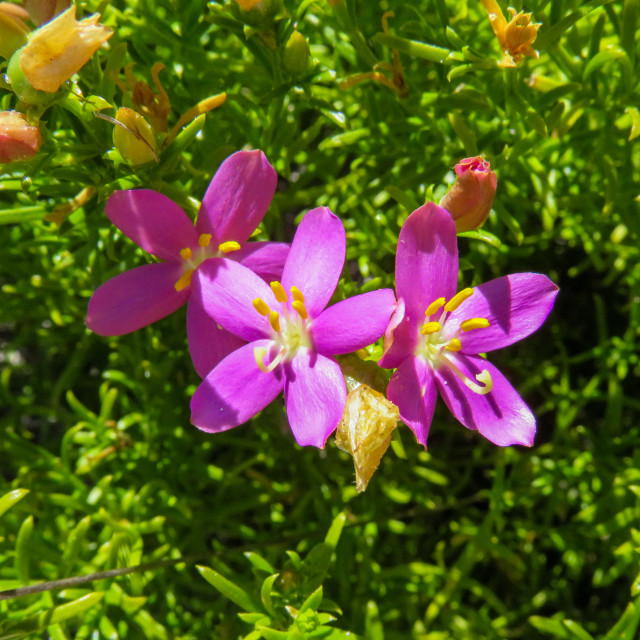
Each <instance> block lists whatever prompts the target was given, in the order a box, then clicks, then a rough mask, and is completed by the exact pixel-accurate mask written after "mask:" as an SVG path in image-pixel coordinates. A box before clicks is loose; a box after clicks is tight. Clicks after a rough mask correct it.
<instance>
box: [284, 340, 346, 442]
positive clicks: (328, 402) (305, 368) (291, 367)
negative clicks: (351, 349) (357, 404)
mask: <svg viewBox="0 0 640 640" xmlns="http://www.w3.org/2000/svg"><path fill="white" fill-rule="evenodd" d="M284 400H285V403H286V405H287V416H288V418H289V425H290V426H291V431H293V435H294V437H295V439H296V442H297V443H298V444H299V445H300V446H302V447H304V446H307V445H312V446H314V447H320V448H323V447H324V444H325V442H326V441H327V438H328V437H329V436H330V435H331V433H332V432H333V430H334V429H335V428H336V427H337V426H338V422H340V419H341V418H342V412H343V411H344V405H345V403H346V401H347V388H346V385H345V382H344V378H343V377H342V371H341V370H340V366H339V365H338V363H337V362H335V360H332V359H329V358H325V357H324V356H321V355H319V354H317V353H314V352H313V351H309V350H307V349H299V350H298V352H297V353H296V355H295V357H294V358H293V359H292V360H291V361H290V362H289V363H288V364H287V365H286V368H285V384H284Z"/></svg>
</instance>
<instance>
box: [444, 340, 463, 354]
mask: <svg viewBox="0 0 640 640" xmlns="http://www.w3.org/2000/svg"><path fill="white" fill-rule="evenodd" d="M445 349H446V350H447V351H460V349H462V343H461V342H460V340H458V338H453V339H452V340H451V342H449V344H448V345H447V346H446V347H445Z"/></svg>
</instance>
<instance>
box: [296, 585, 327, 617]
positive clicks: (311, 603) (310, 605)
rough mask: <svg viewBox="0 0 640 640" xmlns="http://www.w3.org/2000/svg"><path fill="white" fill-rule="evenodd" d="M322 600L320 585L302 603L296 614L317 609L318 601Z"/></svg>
mask: <svg viewBox="0 0 640 640" xmlns="http://www.w3.org/2000/svg"><path fill="white" fill-rule="evenodd" d="M321 602H322V585H321V586H319V587H318V588H317V589H316V590H315V591H314V592H313V593H312V594H311V595H310V596H309V597H308V598H307V599H306V600H305V601H304V602H303V603H302V606H301V607H300V609H299V610H298V614H301V613H304V612H305V611H307V610H311V611H317V610H318V607H319V606H320V603H321Z"/></svg>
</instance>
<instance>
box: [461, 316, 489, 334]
mask: <svg viewBox="0 0 640 640" xmlns="http://www.w3.org/2000/svg"><path fill="white" fill-rule="evenodd" d="M490 325H491V323H490V322H489V321H488V320H487V319H486V318H469V319H468V320H465V321H464V322H461V323H460V328H461V329H462V330H463V331H471V329H486V328H487V327H488V326H490Z"/></svg>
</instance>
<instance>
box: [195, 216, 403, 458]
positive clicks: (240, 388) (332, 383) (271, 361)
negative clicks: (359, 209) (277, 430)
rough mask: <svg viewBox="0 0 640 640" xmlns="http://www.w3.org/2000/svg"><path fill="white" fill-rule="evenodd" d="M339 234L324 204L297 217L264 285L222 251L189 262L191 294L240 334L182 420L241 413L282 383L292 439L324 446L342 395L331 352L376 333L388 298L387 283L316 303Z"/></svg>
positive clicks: (327, 282) (337, 261)
mask: <svg viewBox="0 0 640 640" xmlns="http://www.w3.org/2000/svg"><path fill="white" fill-rule="evenodd" d="M345 250H346V236H345V231H344V227H343V225H342V222H341V221H340V219H339V218H337V217H336V216H334V215H333V214H332V213H331V211H329V209H327V208H323V207H321V208H319V209H314V210H313V211H310V212H309V213H307V215H306V216H305V217H304V219H303V220H302V222H301V223H300V226H299V227H298V230H297V232H296V235H295V238H294V239H293V242H292V244H291V250H290V252H289V256H288V257H287V260H286V263H285V265H284V271H283V273H282V281H281V282H278V281H275V282H272V283H271V286H270V287H269V286H268V285H267V284H266V283H265V282H264V281H262V280H261V279H260V278H258V277H257V276H256V275H255V274H254V273H253V272H252V271H250V270H249V269H247V268H246V267H243V266H242V265H240V264H237V263H234V262H231V261H229V260H227V261H225V262H224V266H223V267H221V268H220V269H218V270H214V269H213V268H212V267H211V266H210V264H209V263H205V264H203V265H202V267H201V268H200V269H199V270H198V274H197V278H196V279H195V284H194V295H195V296H197V297H199V298H200V299H201V301H202V305H203V307H204V309H205V310H206V312H207V313H208V314H209V315H210V316H211V317H212V318H213V319H214V320H215V321H216V322H217V323H218V324H219V325H221V326H222V327H223V328H224V329H226V330H227V331H230V332H232V333H234V334H235V335H237V336H238V337H240V338H242V339H243V340H245V341H247V342H248V343H249V344H246V345H244V346H242V347H240V348H239V349H237V350H236V351H234V352H233V353H231V354H230V355H228V356H227V357H226V358H225V359H224V360H223V361H222V362H220V364H219V365H218V366H217V367H216V368H215V369H213V371H211V373H210V374H209V375H208V376H207V377H206V379H205V380H204V381H203V382H202V384H201V385H200V386H199V387H198V389H197V390H196V392H195V394H194V396H193V399H192V400H191V422H193V424H194V425H196V426H197V427H198V428H199V429H202V430H203V431H209V432H212V433H217V432H219V431H226V430H227V429H231V428H233V427H235V426H237V425H239V424H242V423H243V422H246V421H247V420H249V418H251V417H252V416H254V415H255V414H256V413H258V411H261V410H262V409H264V407H266V406H267V405H268V404H269V403H270V402H271V401H272V400H273V399H274V398H275V397H276V396H277V395H278V394H279V393H280V392H281V391H282V390H283V389H284V399H285V404H286V407H287V415H288V418H289V424H290V425H291V430H292V431H293V435H294V436H295V438H296V440H297V442H298V444H300V445H303V446H304V445H313V446H316V447H324V443H325V441H326V439H327V438H328V437H329V434H330V433H331V432H332V431H333V430H334V429H335V428H336V426H337V425H338V422H339V421H340V418H341V417H342V412H343V409H344V405H345V401H346V396H347V393H346V387H345V382H344V378H343V376H342V372H341V370H340V367H339V365H338V363H337V362H336V361H335V360H334V359H333V358H332V357H331V356H334V355H338V354H344V353H350V352H352V351H356V350H358V349H361V348H362V347H365V346H366V345H368V344H371V343H372V342H375V341H376V340H377V339H378V338H380V336H382V334H383V333H384V330H385V328H386V326H387V324H388V322H389V317H390V316H391V313H392V312H393V310H394V308H395V297H394V295H393V291H391V289H383V290H380V291H372V292H370V293H365V294H362V295H358V296H354V297H353V298H349V299H347V300H343V301H342V302H338V303H337V304H335V305H333V306H331V307H329V308H328V309H325V307H326V306H327V303H328V302H329V300H330V298H331V296H332V295H333V292H334V291H335V288H336V285H337V284H338V280H339V278H340V273H341V272H342V267H343V265H344V259H345Z"/></svg>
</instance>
